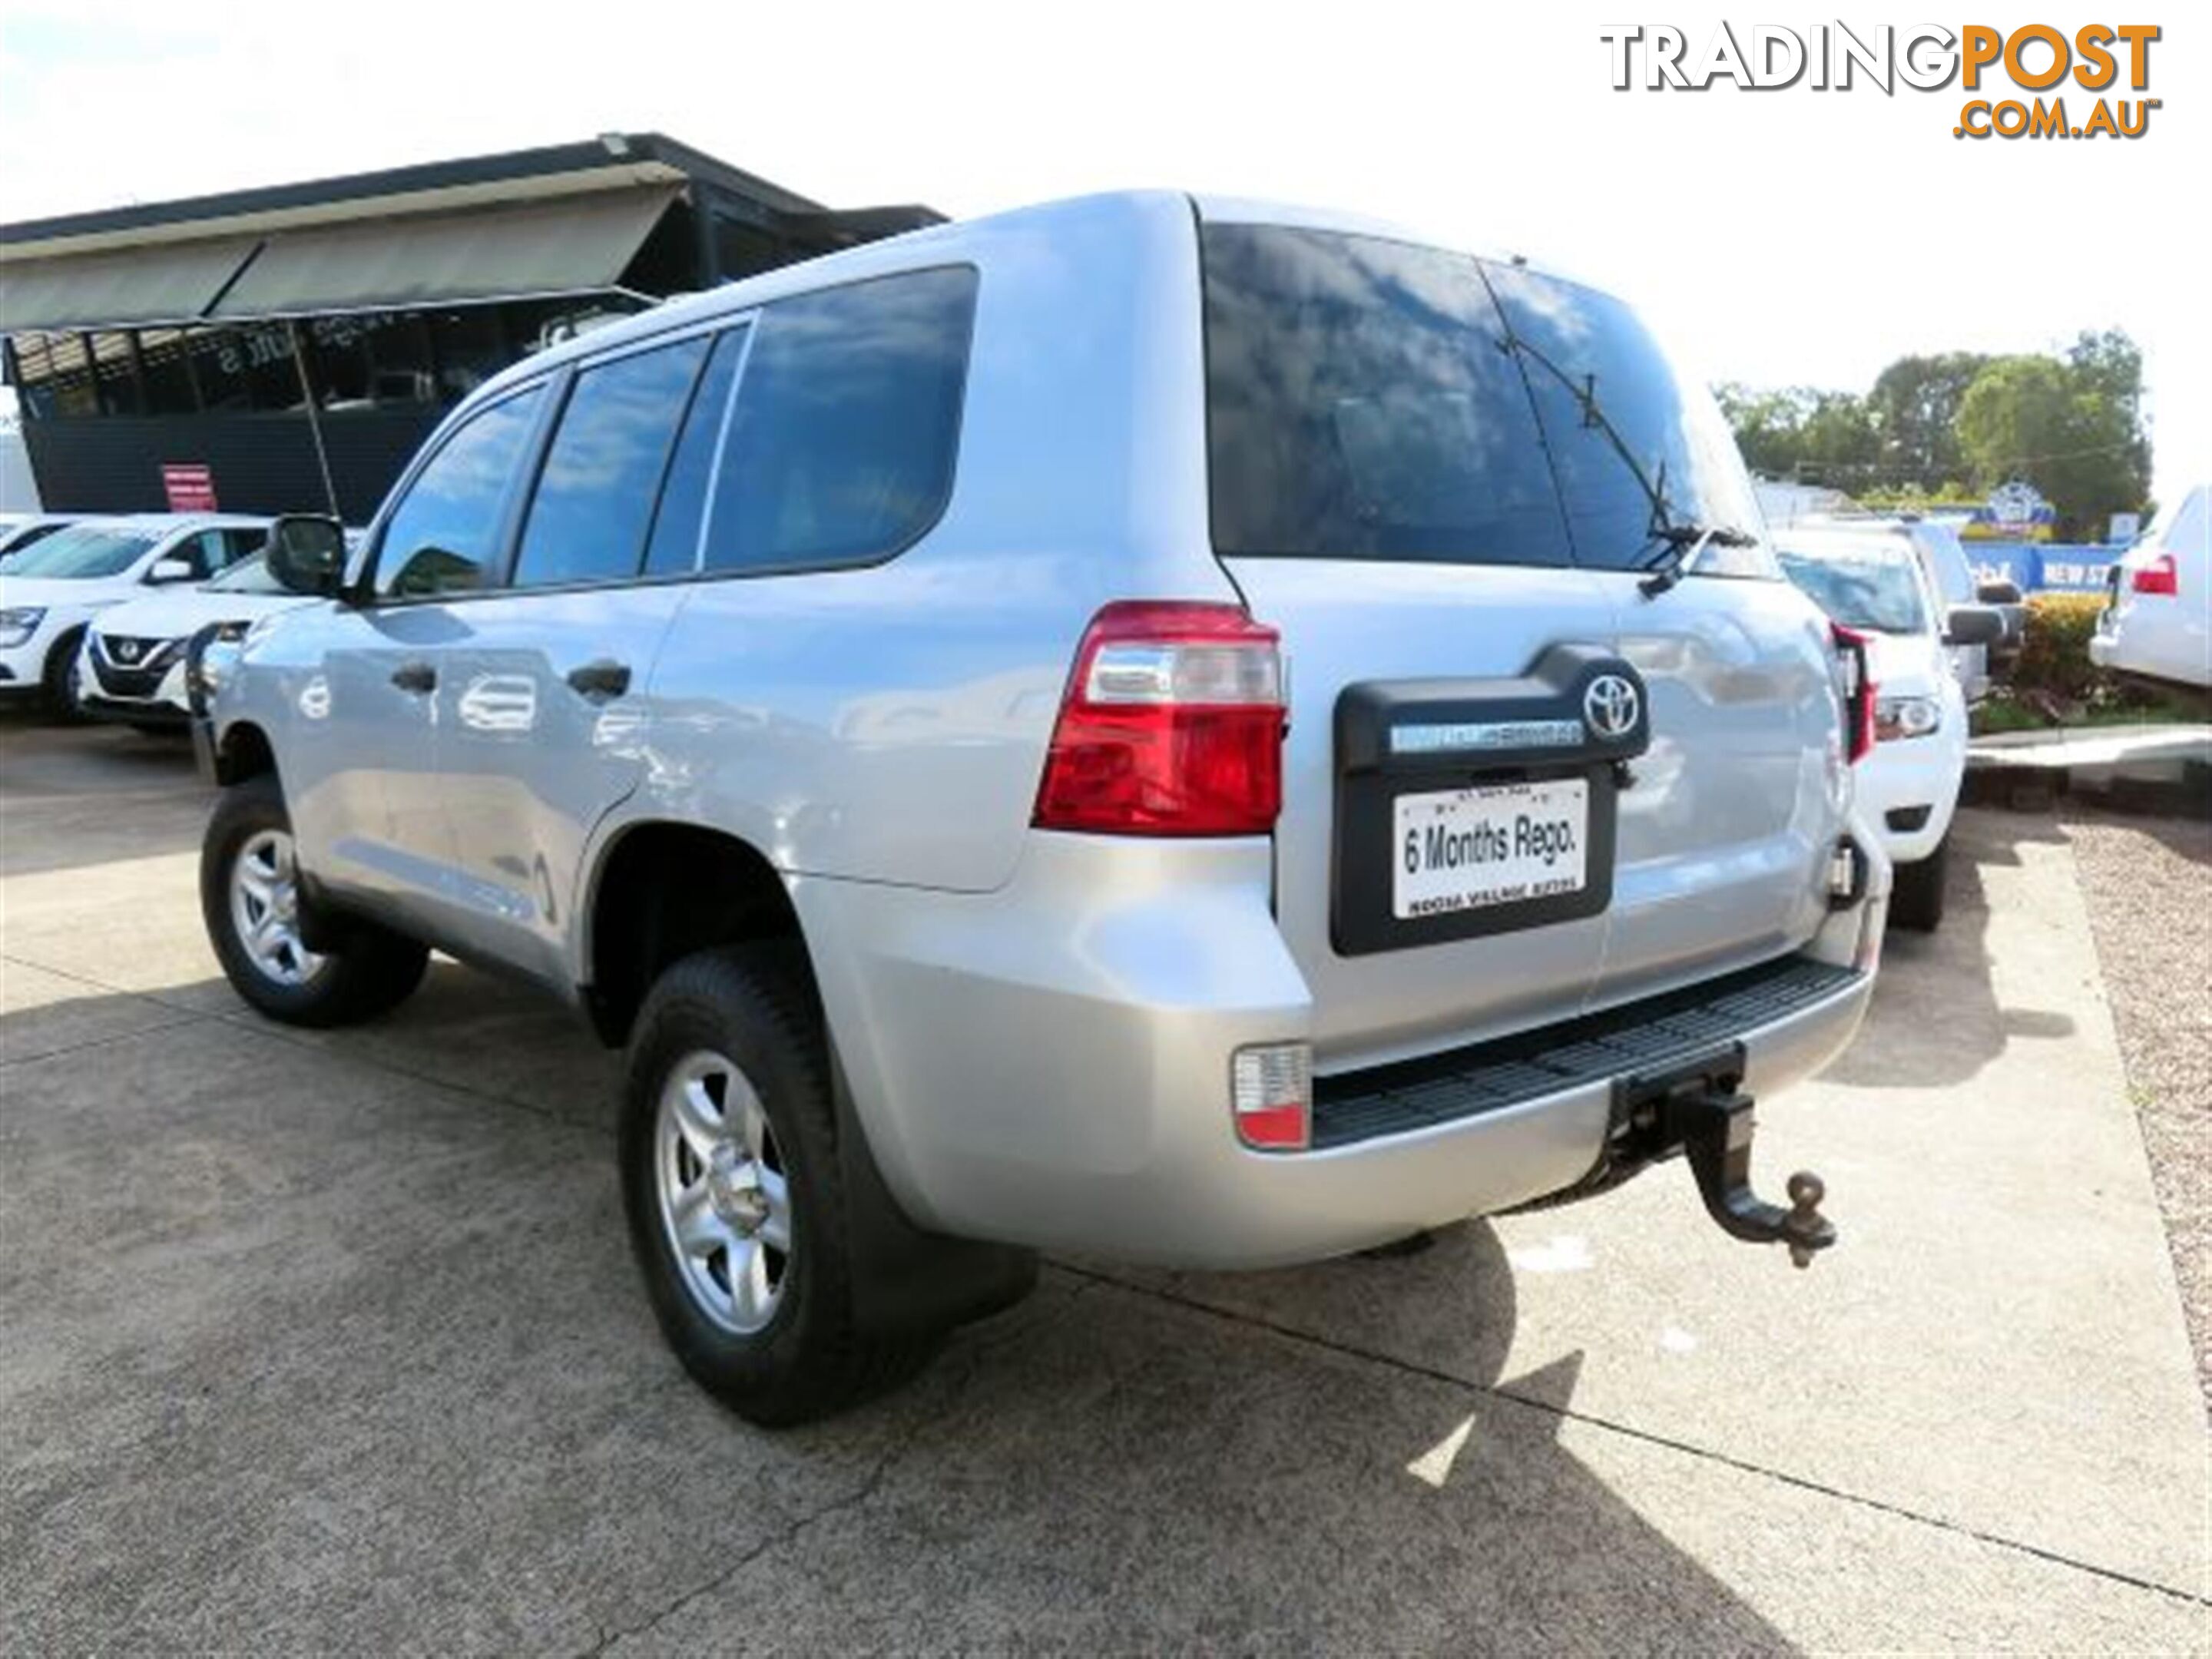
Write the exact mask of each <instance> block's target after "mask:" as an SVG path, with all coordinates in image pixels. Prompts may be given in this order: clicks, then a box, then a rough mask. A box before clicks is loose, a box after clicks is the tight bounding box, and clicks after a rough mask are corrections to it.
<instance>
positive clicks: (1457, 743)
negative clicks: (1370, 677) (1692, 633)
mask: <svg viewBox="0 0 2212 1659" xmlns="http://www.w3.org/2000/svg"><path fill="white" fill-rule="evenodd" d="M1607 676H1614V677H1619V678H1622V679H1626V681H1627V682H1628V683H1629V684H1630V685H1631V686H1632V688H1633V689H1634V691H1635V693H1636V697H1637V703H1638V708H1637V710H1636V714H1635V716H1634V719H1633V721H1632V726H1630V728H1629V729H1628V730H1626V731H1625V732H1620V733H1619V734H1617V735H1614V736H1611V737H1601V736H1600V735H1598V734H1597V733H1596V732H1595V731H1594V730H1593V729H1592V728H1591V726H1590V725H1589V722H1588V720H1586V719H1585V718H1584V705H1585V701H1586V696H1587V694H1588V692H1589V688H1590V686H1591V685H1592V684H1593V683H1595V681H1597V680H1599V679H1601V678H1605V677H1607ZM1647 708H1648V700H1647V697H1646V694H1645V691H1644V684H1643V679H1642V677H1641V676H1640V675H1638V673H1637V672H1636V671H1635V670H1634V669H1633V668H1632V667H1631V666H1630V665H1628V664H1626V663H1625V662H1623V661H1621V660H1620V659H1619V658H1617V657H1614V656H1613V655H1612V654H1611V653H1607V652H1605V651H1603V650H1601V649H1600V648H1598V647H1590V646H1578V645H1558V646H1553V647H1551V648H1550V649H1549V650H1547V652H1546V653H1544V654H1543V656H1542V657H1541V658H1540V659H1538V661H1537V662H1536V664H1535V665H1534V667H1532V668H1531V670H1530V671H1529V672H1528V674H1526V675H1522V676H1518V677H1516V678H1511V679H1503V680H1444V681H1438V680H1419V681H1397V682H1370V683H1367V684H1358V685H1352V686H1347V687H1346V688H1345V690H1344V691H1343V692H1342V693H1341V694H1340V696H1339V697H1338V699H1337V705H1336V730H1335V738H1336V815H1335V816H1336V822H1335V826H1334V828H1335V834H1334V837H1333V838H1332V842H1331V852H1330V872H1329V939H1330V943H1331V945H1333V946H1334V949H1335V951H1336V952H1337V954H1338V955H1340V956H1346V957H1356V956H1366V955H1370V954H1372V953H1374V952H1376V951H1399V950H1406V949H1409V948H1413V947H1416V946H1419V945H1442V944H1448V943H1449V942H1451V941H1454V940H1457V939H1480V938H1483V937H1485V936H1486V935H1489V934H1493V933H1514V932H1517V931H1519V930H1521V929H1522V928H1527V927H1545V926H1547V925H1549V924H1551V923H1553V922H1560V921H1577V920H1579V919H1581V918H1583V917H1588V916H1595V915H1601V914H1602V913H1603V912H1604V911H1605V909H1606V908H1607V906H1609V905H1610V904H1611V903H1612V902H1613V863H1614V849H1615V843H1616V840H1617V836H1618V819H1619V816H1620V813H1619V804H1618V803H1619V795H1620V788H1621V787H1622V781H1623V779H1624V778H1625V777H1627V776H1631V775H1632V770H1631V768H1630V764H1629V763H1630V762H1631V761H1632V759H1633V757H1636V756H1638V755H1640V754H1641V753H1643V751H1644V749H1645V748H1646V747H1647V746H1648V744H1649V743H1650V727H1649V718H1648V714H1647V713H1646V709H1647ZM1569 778H1579V779H1581V780H1583V782H1584V784H1585V786H1586V787H1587V790H1588V801H1589V809H1588V816H1587V818H1586V819H1585V823H1586V825H1587V841H1586V843H1585V847H1584V852H1583V885H1582V886H1581V887H1580V888H1578V889H1576V890H1571V891H1568V892H1563V893H1548V894H1544V895H1542V896H1537V897H1534V898H1528V899H1522V900H1511V901H1507V902H1502V903H1494V904H1483V905H1476V906H1473V907H1470V908H1465V909H1458V910H1446V911H1443V912H1440V913H1437V914H1435V915H1418V916H1407V917H1400V916H1398V915H1395V914H1394V909H1395V905H1394V889H1393V880H1394V872H1395V867H1396V866H1395V864H1394V862H1393V860H1395V859H1397V858H1400V857H1401V856H1402V853H1403V849H1402V847H1401V845H1400V844H1399V843H1400V835H1399V823H1398V811H1397V802H1398V799H1399V798H1400V797H1401V796H1404V795H1419V794H1429V793H1438V792H1443V791H1448V790H1461V789H1470V788H1479V787H1486V786H1489V785H1493V784H1504V783H1541V782H1547V781H1554V780H1560V779H1569Z"/></svg>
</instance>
